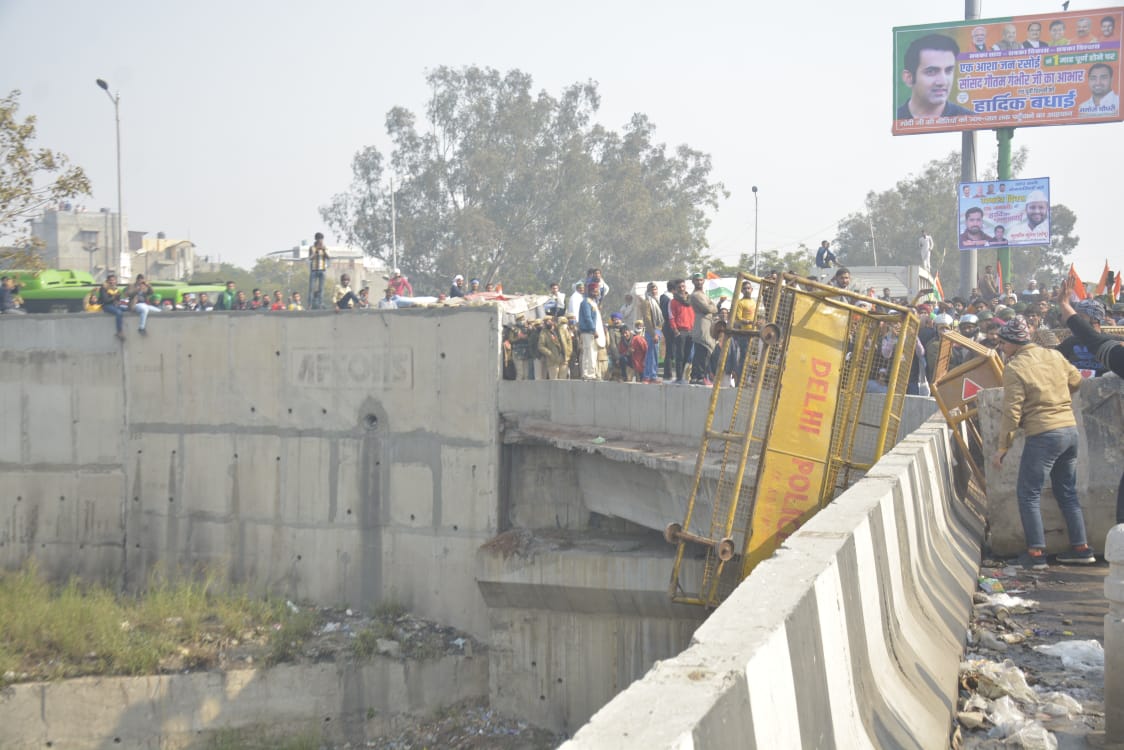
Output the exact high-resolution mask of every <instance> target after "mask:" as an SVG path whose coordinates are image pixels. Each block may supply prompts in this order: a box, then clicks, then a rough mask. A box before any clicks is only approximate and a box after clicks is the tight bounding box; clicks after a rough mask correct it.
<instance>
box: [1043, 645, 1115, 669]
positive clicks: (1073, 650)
mask: <svg viewBox="0 0 1124 750" xmlns="http://www.w3.org/2000/svg"><path fill="white" fill-rule="evenodd" d="M1034 650H1035V651H1038V652H1039V653H1043V654H1046V655H1047V656H1056V657H1058V658H1059V659H1061V660H1062V666H1063V667H1065V668H1066V669H1076V670H1079V671H1081V672H1092V671H1094V670H1098V669H1104V649H1103V648H1102V647H1101V644H1100V643H1098V642H1097V641H1095V640H1089V641H1059V642H1058V643H1052V644H1050V645H1048V646H1035V647H1034Z"/></svg>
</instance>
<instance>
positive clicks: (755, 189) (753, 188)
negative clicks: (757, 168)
mask: <svg viewBox="0 0 1124 750" xmlns="http://www.w3.org/2000/svg"><path fill="white" fill-rule="evenodd" d="M750 190H752V191H753V192H755V193H756V192H757V186H756V185H754V186H753V187H751V188H750Z"/></svg>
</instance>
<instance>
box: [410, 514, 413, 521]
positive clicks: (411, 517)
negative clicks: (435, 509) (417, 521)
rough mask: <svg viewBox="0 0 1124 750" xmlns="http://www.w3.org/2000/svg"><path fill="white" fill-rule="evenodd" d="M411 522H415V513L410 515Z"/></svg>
mask: <svg viewBox="0 0 1124 750" xmlns="http://www.w3.org/2000/svg"><path fill="white" fill-rule="evenodd" d="M410 520H411V521H413V520H414V514H413V513H411V514H410Z"/></svg>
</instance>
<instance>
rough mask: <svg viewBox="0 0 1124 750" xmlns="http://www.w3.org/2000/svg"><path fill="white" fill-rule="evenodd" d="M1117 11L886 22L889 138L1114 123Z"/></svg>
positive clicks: (1120, 17)
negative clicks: (890, 29) (889, 36)
mask: <svg viewBox="0 0 1124 750" xmlns="http://www.w3.org/2000/svg"><path fill="white" fill-rule="evenodd" d="M1122 25H1124V8H1108V9H1102V10H1088V11H1077V12H1073V13H1066V12H1058V13H1046V14H1041V15H1035V16H1015V17H1011V18H999V19H991V20H987V21H956V22H950V23H944V24H926V25H924V26H898V27H895V28H894V124H893V128H892V131H893V133H894V135H910V134H913V133H940V132H946V131H955V130H981V129H993V128H1002V127H1016V126H1017V127H1028V126H1034V125H1068V124H1075V123H1081V124H1087V123H1097V122H1119V121H1121V120H1124V112H1122V111H1121V108H1120V29H1121V26H1122Z"/></svg>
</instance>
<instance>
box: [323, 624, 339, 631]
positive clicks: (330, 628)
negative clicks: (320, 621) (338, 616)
mask: <svg viewBox="0 0 1124 750" xmlns="http://www.w3.org/2000/svg"><path fill="white" fill-rule="evenodd" d="M339 629H340V624H339V623H338V622H326V623H324V627H323V628H321V629H320V632H321V633H335V632H336V631H337V630H339Z"/></svg>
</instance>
